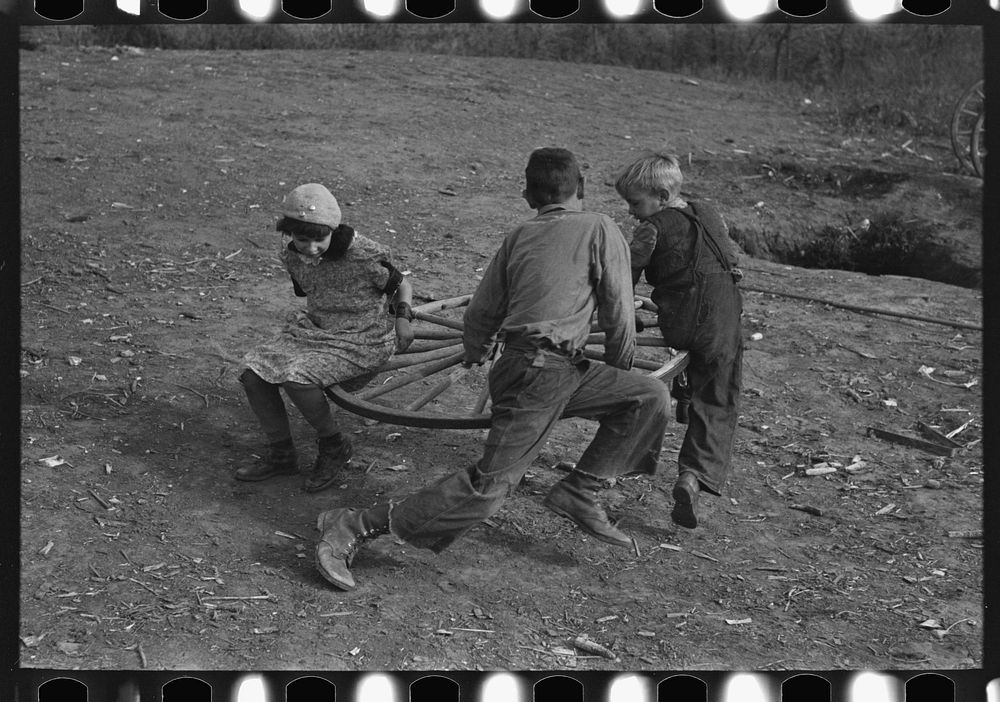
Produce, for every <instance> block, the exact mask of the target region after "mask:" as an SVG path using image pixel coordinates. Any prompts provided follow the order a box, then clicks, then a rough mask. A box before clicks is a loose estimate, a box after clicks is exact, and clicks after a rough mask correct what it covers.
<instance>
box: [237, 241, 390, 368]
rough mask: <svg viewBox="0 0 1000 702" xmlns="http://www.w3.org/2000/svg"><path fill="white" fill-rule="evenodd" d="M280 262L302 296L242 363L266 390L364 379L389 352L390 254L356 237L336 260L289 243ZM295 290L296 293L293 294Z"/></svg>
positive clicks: (384, 249)
mask: <svg viewBox="0 0 1000 702" xmlns="http://www.w3.org/2000/svg"><path fill="white" fill-rule="evenodd" d="M280 258H281V260H282V261H283V262H284V264H285V267H286V268H287V269H288V273H289V275H291V277H292V280H293V281H294V283H295V285H296V293H297V294H300V295H301V294H302V293H304V294H305V296H306V302H307V305H306V310H305V311H298V312H294V313H292V314H291V315H290V316H289V318H288V323H287V325H286V326H285V328H284V329H283V330H282V331H281V332H280V333H279V334H278V335H277V336H276V337H274V338H273V339H271V340H270V341H268V342H267V343H264V344H262V345H260V346H257V347H256V348H254V349H251V350H250V351H249V352H248V353H247V354H246V355H245V356H244V357H243V362H244V364H245V365H246V366H247V367H248V368H250V369H251V370H253V371H254V372H255V373H257V375H259V376H260V377H261V378H263V379H264V380H265V381H267V382H269V383H283V382H287V381H291V382H296V383H312V384H315V385H319V386H321V387H326V386H328V385H336V384H339V383H342V382H344V381H346V380H350V379H352V378H357V377H358V376H363V375H366V374H369V373H371V372H372V371H374V370H375V369H377V368H378V367H379V366H381V365H382V364H384V363H385V362H386V361H387V360H388V359H389V357H390V356H391V355H392V353H393V351H394V350H395V344H396V336H395V325H394V323H393V319H392V318H391V317H390V316H389V315H388V304H389V297H388V295H387V294H386V290H385V288H386V285H387V284H388V282H389V277H390V271H391V270H393V269H392V258H391V254H390V252H389V249H388V248H386V247H385V246H383V245H381V244H379V243H378V242H375V241H372V240H371V239H366V238H365V237H363V236H360V235H359V234H355V235H354V239H353V241H352V242H351V245H350V247H348V249H347V252H346V253H345V254H344V255H343V257H341V258H327V257H324V256H315V257H310V256H304V255H302V254H300V253H298V251H296V250H295V248H294V246H292V245H291V244H289V245H288V247H287V248H285V249H282V251H281V254H280ZM300 291H301V292H300Z"/></svg>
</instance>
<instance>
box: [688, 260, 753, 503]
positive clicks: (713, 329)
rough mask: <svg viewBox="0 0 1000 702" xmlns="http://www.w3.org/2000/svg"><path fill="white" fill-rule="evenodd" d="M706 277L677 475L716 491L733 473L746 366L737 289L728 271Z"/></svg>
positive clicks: (692, 351)
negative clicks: (691, 475)
mask: <svg viewBox="0 0 1000 702" xmlns="http://www.w3.org/2000/svg"><path fill="white" fill-rule="evenodd" d="M696 275H698V276H699V277H702V284H703V285H704V293H703V297H702V303H701V304H702V313H700V314H699V315H698V319H703V320H704V321H703V322H701V323H700V324H699V325H698V326H697V327H696V329H695V333H694V339H693V341H692V343H691V346H690V348H689V349H688V366H687V376H688V386H689V392H690V394H691V405H690V407H689V408H688V425H687V432H686V433H685V434H684V441H683V443H682V444H681V450H680V454H679V455H678V458H677V466H678V474H680V473H683V472H685V471H690V472H692V473H694V474H695V476H696V477H697V478H698V482H699V483H700V484H701V488H702V489H703V490H707V491H708V492H710V493H712V494H714V495H718V494H720V492H721V490H722V486H723V485H724V484H725V482H726V478H727V477H728V475H729V466H730V458H731V456H732V451H733V439H734V437H735V434H736V421H737V417H738V414H739V395H740V385H741V383H742V368H743V334H742V332H741V328H740V313H741V312H742V309H743V303H742V300H741V296H740V290H739V288H738V287H737V286H736V285H735V284H734V283H733V280H732V276H731V275H730V273H729V272H727V271H718V272H705V271H698V272H697V273H696Z"/></svg>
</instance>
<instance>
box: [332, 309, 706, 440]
mask: <svg viewBox="0 0 1000 702" xmlns="http://www.w3.org/2000/svg"><path fill="white" fill-rule="evenodd" d="M471 298H472V296H471V295H462V296H459V297H452V298H448V299H446V300H438V301H435V302H429V303H426V304H423V305H417V306H415V307H414V308H413V312H414V315H415V322H414V326H413V330H414V337H415V339H414V342H413V344H412V345H411V346H410V348H408V349H407V350H406V351H404V352H402V353H399V354H397V355H395V356H393V357H392V358H391V359H389V361H388V362H387V363H386V364H385V365H384V366H382V368H380V369H379V371H378V375H377V376H376V377H375V379H374V380H372V381H370V382H369V383H368V384H367V385H365V386H364V387H362V388H360V389H357V390H355V389H351V390H348V389H347V388H345V387H344V386H343V385H334V386H331V387H328V388H326V394H327V395H328V396H329V397H330V399H331V400H333V401H334V402H335V403H336V404H337V405H339V406H341V407H343V408H344V409H346V410H348V411H350V412H353V413H354V414H357V415H360V416H362V417H367V418H369V419H376V420H378V421H381V422H386V423H388V424H401V425H404V426H411V427H424V428H432V429H485V428H488V427H489V425H490V413H489V411H488V409H487V404H488V402H489V392H488V389H487V386H486V373H487V372H488V369H489V367H488V365H487V366H485V367H483V368H479V367H474V368H471V369H467V368H464V367H462V365H461V362H462V355H463V350H462V321H461V318H460V317H459V318H457V319H456V318H455V317H454V316H453V317H451V318H449V317H448V316H447V314H448V313H449V312H451V313H453V314H454V313H455V311H457V310H459V309H460V308H462V307H465V306H467V305H468V303H469V300H470V299H471ZM640 299H641V298H640ZM642 308H643V309H644V310H655V309H656V307H655V305H653V303H652V302H651V301H650V300H648V299H642ZM637 314H638V312H637ZM640 318H641V316H640ZM643 322H644V324H645V326H646V329H648V330H649V331H645V332H642V333H639V334H637V335H636V343H637V354H636V358H635V361H634V363H633V372H640V373H645V374H647V375H649V376H650V377H653V378H658V379H660V380H662V381H663V382H670V380H672V379H673V378H674V377H675V376H676V375H678V374H679V373H681V372H682V371H683V370H684V368H686V367H687V361H688V358H687V352H685V351H681V352H674V351H672V350H671V349H668V348H667V347H666V345H665V344H664V343H663V339H662V338H661V337H660V335H659V332H658V331H657V329H656V324H655V319H643ZM647 322H648V323H647ZM603 344H604V334H603V333H600V332H599V330H598V329H597V328H596V327H592V333H591V335H590V337H589V338H588V339H587V348H585V349H584V354H585V355H586V356H587V357H588V358H590V359H594V360H598V361H599V360H600V359H601V358H602V356H603V352H602V351H601V350H599V349H598V348H591V347H600V348H603ZM639 349H642V350H643V352H644V355H649V354H650V353H651V354H654V355H655V356H657V358H656V359H655V360H651V359H649V358H642V357H640V354H639V353H638V350H639ZM397 371H402V374H398V375H397V374H396V372H397ZM449 391H451V392H449ZM459 391H464V395H465V396H464V397H452V395H459V394H461V393H460V392H459ZM376 399H377V400H378V401H377V402H376V401H375V400H376Z"/></svg>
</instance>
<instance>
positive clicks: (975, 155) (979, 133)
mask: <svg viewBox="0 0 1000 702" xmlns="http://www.w3.org/2000/svg"><path fill="white" fill-rule="evenodd" d="M985 125H986V113H985V112H980V113H979V117H978V118H977V119H976V126H975V127H973V128H972V136H971V137H970V140H969V154H970V155H971V157H972V168H973V170H975V172H976V175H977V176H979V177H980V178H982V177H983V159H984V158H986V132H985V128H986V126H985Z"/></svg>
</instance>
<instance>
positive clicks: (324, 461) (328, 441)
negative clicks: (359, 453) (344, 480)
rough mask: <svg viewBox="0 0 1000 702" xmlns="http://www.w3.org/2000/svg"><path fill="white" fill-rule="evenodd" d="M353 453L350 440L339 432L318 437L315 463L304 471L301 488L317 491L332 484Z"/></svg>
mask: <svg viewBox="0 0 1000 702" xmlns="http://www.w3.org/2000/svg"><path fill="white" fill-rule="evenodd" d="M353 453H354V449H353V447H352V446H351V442H350V440H349V439H347V438H346V437H345V436H344V435H343V434H341V433H339V432H338V433H337V434H334V435H333V436H330V437H323V438H320V439H319V440H318V441H317V442H316V463H315V464H313V468H312V470H311V471H309V472H308V473H306V476H305V481H304V482H303V485H302V489H303V490H305V491H306V492H319V491H320V490H325V489H326V488H328V487H330V486H331V485H333V484H334V483H335V482H336V481H337V480H338V479H339V478H340V475H341V471H343V469H344V468H345V467H347V464H348V463H350V462H351V455H352V454H353Z"/></svg>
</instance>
